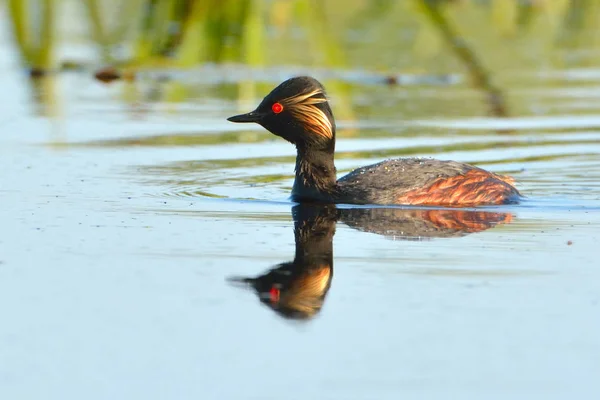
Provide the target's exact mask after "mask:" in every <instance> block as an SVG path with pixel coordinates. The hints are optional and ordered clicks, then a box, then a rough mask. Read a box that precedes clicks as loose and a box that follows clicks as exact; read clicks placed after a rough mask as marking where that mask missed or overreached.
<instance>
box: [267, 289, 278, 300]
mask: <svg viewBox="0 0 600 400" xmlns="http://www.w3.org/2000/svg"><path fill="white" fill-rule="evenodd" d="M279 293H280V292H279V289H277V288H276V287H272V288H271V290H270V291H269V294H270V295H271V302H272V303H277V302H278V301H279Z"/></svg>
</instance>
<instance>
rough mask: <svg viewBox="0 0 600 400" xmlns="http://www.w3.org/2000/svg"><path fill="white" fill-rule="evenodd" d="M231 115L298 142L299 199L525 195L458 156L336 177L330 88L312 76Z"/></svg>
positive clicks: (409, 200) (466, 201)
mask: <svg viewBox="0 0 600 400" xmlns="http://www.w3.org/2000/svg"><path fill="white" fill-rule="evenodd" d="M229 121H232V122H256V123H258V124H260V125H262V126H263V127H265V128H266V129H268V130H269V131H271V132H272V133H273V134H275V135H277V136H281V137H282V138H284V139H285V140H287V141H289V142H291V143H293V144H295V145H296V149H297V158H296V179H295V181H294V187H293V189H292V199H293V200H294V201H298V202H309V201H312V202H315V201H317V202H323V203H346V204H420V205H425V204H429V205H433V204H435V205H451V206H473V205H480V204H505V203H511V202H516V201H517V200H518V199H519V198H520V194H519V192H518V190H517V189H516V188H515V187H514V186H513V185H512V183H513V179H512V178H510V177H506V176H501V175H496V174H494V173H491V172H488V171H485V170H483V169H480V168H477V167H474V166H472V165H468V164H463V163H459V162H455V161H440V160H433V159H416V158H406V159H396V160H388V161H383V162H380V163H378V164H373V165H369V166H366V167H362V168H358V169H356V170H354V171H352V172H350V173H349V174H348V175H346V176H344V177H343V178H341V179H340V180H336V170H335V166H334V162H333V157H334V151H335V121H334V118H333V113H332V111H331V108H330V107H329V102H328V100H327V98H326V95H325V89H324V88H323V86H322V85H321V83H319V82H318V81H317V80H315V79H313V78H310V77H297V78H292V79H289V80H287V81H285V82H283V83H282V84H280V85H279V86H278V87H276V88H275V89H273V91H272V92H271V93H269V94H268V95H267V96H266V97H265V98H264V99H263V101H262V102H261V103H260V105H259V106H258V107H257V108H256V110H254V111H252V112H249V113H247V114H242V115H236V116H233V117H230V118H229Z"/></svg>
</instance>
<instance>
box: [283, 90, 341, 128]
mask: <svg viewBox="0 0 600 400" xmlns="http://www.w3.org/2000/svg"><path fill="white" fill-rule="evenodd" d="M317 95H321V96H319V97H316V96H317ZM326 102H327V98H325V95H324V93H323V90H322V89H315V90H312V91H310V92H307V93H301V94H298V95H295V96H291V97H288V98H287V99H284V100H282V101H281V103H282V104H283V105H284V106H285V107H287V109H288V111H289V112H290V113H291V114H292V115H293V116H294V117H295V118H296V119H298V120H300V121H303V122H304V123H305V124H306V126H307V127H308V130H309V131H311V132H313V133H314V134H316V135H318V136H320V137H323V138H325V139H332V138H333V126H332V125H331V121H330V120H329V118H327V115H325V113H324V112H323V111H322V110H321V109H320V108H319V107H315V105H316V104H321V103H326Z"/></svg>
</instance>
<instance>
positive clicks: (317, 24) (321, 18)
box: [0, 0, 600, 119]
mask: <svg viewBox="0 0 600 400" xmlns="http://www.w3.org/2000/svg"><path fill="white" fill-rule="evenodd" d="M2 3H4V4H3V6H4V7H3V8H5V9H6V12H7V13H8V17H9V20H10V22H11V23H10V24H9V28H8V29H9V30H10V31H11V32H10V33H11V35H12V37H13V38H14V40H13V42H14V46H15V48H16V49H17V50H18V54H19V55H20V59H21V61H22V64H23V66H24V67H25V68H27V70H28V71H30V73H31V75H32V76H33V77H38V76H44V75H47V74H48V73H53V72H57V71H65V70H72V69H83V70H85V71H90V73H95V74H96V77H97V78H98V79H100V80H103V81H111V80H113V79H120V78H126V79H128V80H133V79H136V78H137V77H139V76H140V74H141V73H143V72H148V71H154V72H156V71H161V75H160V76H159V78H160V79H162V80H175V81H176V80H177V79H178V75H177V72H178V71H185V70H190V69H193V68H198V67H203V68H205V69H201V70H199V71H197V74H196V76H205V78H206V80H208V81H210V80H211V79H212V80H217V77H216V76H211V75H214V71H215V68H214V66H215V65H219V66H221V67H218V68H216V69H217V70H219V68H221V71H223V70H224V69H223V68H225V67H224V66H229V68H230V69H231V71H233V73H235V72H237V73H238V76H237V77H236V78H235V79H232V80H233V81H235V82H237V84H238V86H239V88H240V90H238V91H237V92H236V93H235V94H231V96H234V97H235V96H237V97H240V98H243V99H251V98H253V97H256V93H257V90H256V88H255V85H256V84H257V82H261V81H270V79H269V78H272V74H271V73H270V72H269V71H273V69H277V68H283V67H284V66H286V67H288V68H289V67H290V66H295V67H305V68H321V69H322V70H321V71H329V75H328V76H329V77H331V78H334V79H335V80H337V81H338V82H335V83H330V84H329V85H328V87H330V88H333V91H334V92H336V93H338V94H339V101H338V115H339V116H341V117H343V118H348V119H352V114H353V113H352V110H351V108H352V107H351V106H350V105H349V104H348V103H349V101H345V100H344V99H345V97H346V96H344V93H345V92H346V91H347V90H351V89H349V88H348V87H344V86H343V85H340V84H339V81H342V82H343V81H353V82H352V83H356V81H359V82H360V83H364V82H368V83H374V84H382V85H390V84H391V85H410V84H411V83H414V82H417V83H419V84H422V83H425V84H433V85H436V84H437V85H439V84H452V83H454V82H455V81H454V80H453V79H454V78H455V76H454V75H453V74H456V76H460V77H461V78H464V80H465V82H466V84H468V85H469V86H471V87H473V88H476V89H478V90H479V91H480V94H482V99H483V101H482V103H483V104H484V105H483V107H484V109H485V113H487V114H491V115H493V116H499V117H503V116H507V115H510V114H519V115H527V114H531V110H529V109H528V108H527V107H525V106H524V105H523V104H519V100H518V99H517V100H507V95H506V91H507V90H510V89H515V88H519V87H520V86H522V85H524V82H527V84H528V86H531V83H530V79H528V77H527V76H523V75H524V74H522V73H520V72H522V71H527V73H528V74H531V72H532V71H548V70H549V71H552V70H565V69H576V68H585V67H587V66H595V65H598V64H600V52H598V51H597V50H596V49H597V48H598V41H599V37H600V33H599V31H598V29H596V27H597V25H598V22H600V20H599V15H600V1H597V0H403V1H391V0H372V1H368V0H355V1H346V0H324V1H321V0H81V1H76V0H4V1H3V2H2ZM2 3H0V4H2ZM84 49H85V50H84ZM90 50H91V51H90ZM206 66H213V69H210V70H206ZM232 66H235V68H237V69H234V68H233V67H232ZM240 68H241V69H240ZM240 71H245V75H244V73H242V75H241V76H240V75H239V72H240ZM249 71H254V74H250V72H249ZM256 71H263V74H262V75H261V74H260V73H257V72H256ZM265 71H266V72H265ZM349 71H350V72H349ZM352 71H354V73H351V72H352ZM342 72H343V73H342ZM154 78H156V75H155V76H154ZM181 79H184V80H185V79H186V78H185V77H184V78H180V80H181ZM219 79H222V76H221V77H220V78H219ZM548 83H549V82H547V81H545V82H544V85H545V87H546V88H547V87H548ZM258 84H260V83H258ZM272 84H273V82H269V84H268V85H265V87H264V88H261V90H260V93H262V92H264V91H265V90H267V89H268V88H269V87H272ZM188 90H189V82H188V84H187V85H183V87H182V86H172V87H171V88H170V90H169V91H168V94H167V95H166V96H165V97H164V98H163V100H167V101H182V100H184V99H186V98H187V97H188V93H187V92H188ZM511 110H516V112H511Z"/></svg>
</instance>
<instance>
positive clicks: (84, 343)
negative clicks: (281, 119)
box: [0, 36, 600, 399]
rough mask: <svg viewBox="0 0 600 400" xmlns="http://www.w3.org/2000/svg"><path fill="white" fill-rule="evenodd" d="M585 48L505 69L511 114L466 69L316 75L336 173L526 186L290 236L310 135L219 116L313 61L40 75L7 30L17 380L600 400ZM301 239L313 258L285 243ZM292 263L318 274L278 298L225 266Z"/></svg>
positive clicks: (215, 393) (34, 392)
mask: <svg viewBox="0 0 600 400" xmlns="http://www.w3.org/2000/svg"><path fill="white" fill-rule="evenodd" d="M590 52H591V50H590ZM596 52H597V50H596ZM75 53H77V52H75ZM573 54H575V53H573ZM577 54H578V55H579V57H583V58H585V57H584V56H581V53H580V52H579V53H577ZM586 60H587V59H585V60H584V61H585V62H584V61H582V62H581V63H579V64H578V63H574V64H575V65H573V66H569V65H567V66H564V65H563V66H556V65H554V64H550V65H545V66H544V67H543V68H541V67H540V68H538V67H535V68H534V67H531V66H527V67H524V68H522V69H513V70H509V71H505V72H504V73H503V75H501V76H500V77H499V80H500V81H501V82H505V83H506V84H505V86H504V88H505V94H504V95H505V96H506V97H507V103H508V109H509V115H508V117H506V118H502V117H488V116H486V115H488V111H489V110H488V105H486V102H485V98H486V96H485V95H483V94H482V93H481V91H480V90H478V89H474V88H472V87H471V86H470V85H469V84H468V77H467V76H465V75H464V74H463V72H462V71H461V70H460V69H457V68H455V67H454V66H452V65H450V66H448V68H447V69H448V70H447V71H442V72H443V73H445V74H448V75H447V78H448V79H445V78H444V79H441V81H440V79H437V78H436V76H431V77H430V78H431V79H423V80H420V79H416V81H414V82H412V83H411V84H409V85H407V86H385V85H380V84H376V83H372V82H371V81H370V80H369V79H368V78H367V77H366V75H367V74H366V73H365V72H364V71H362V70H360V68H359V69H357V70H355V71H354V72H348V70H343V71H342V70H339V71H337V70H327V71H324V70H315V71H310V70H309V71H308V72H311V73H314V74H315V75H316V76H317V77H320V76H324V78H325V83H326V84H328V83H329V84H330V85H328V86H330V87H332V89H331V90H330V92H331V97H332V102H333V106H334V112H336V113H337V114H338V115H340V118H339V119H340V121H339V133H338V136H339V140H338V146H337V149H338V156H337V167H338V170H339V172H340V174H343V173H345V172H347V171H349V170H351V169H353V168H356V167H358V166H361V165H365V164H369V163H373V162H377V161H379V160H381V159H384V158H389V157H400V156H409V155H410V156H412V155H418V156H431V157H437V158H443V159H455V160H459V161H464V162H470V163H476V164H477V165H479V166H482V167H484V168H489V169H492V170H494V171H496V172H500V173H507V174H511V175H513V176H514V177H515V178H516V179H517V180H518V187H519V188H520V189H521V191H522V192H523V193H524V194H525V195H526V196H527V200H526V201H524V202H523V204H520V205H515V206H506V207H494V208H489V209H480V210H476V211H473V210H470V211H461V212H457V211H440V210H416V209H406V208H405V209H395V210H390V209H364V210H352V209H342V210H338V211H337V214H336V215H335V216H331V215H330V214H329V213H328V212H327V210H302V209H297V208H296V209H295V210H294V213H295V219H296V229H297V231H296V232H295V225H294V218H293V217H292V207H293V206H294V204H292V203H291V202H290V201H289V200H288V199H287V197H288V195H289V191H290V189H291V185H292V181H293V175H292V174H293V160H294V149H293V147H292V146H290V145H289V144H287V143H284V142H282V141H281V140H279V139H278V138H275V137H273V136H271V135H270V134H268V133H266V132H264V131H263V130H261V129H260V128H259V127H250V126H240V125H235V124H231V123H228V122H227V121H226V120H225V118H226V117H228V116H230V115H232V114H235V113H237V112H238V111H244V110H250V109H251V108H252V107H253V106H254V105H255V103H256V102H257V101H259V100H260V98H261V97H262V95H264V94H266V92H267V91H268V90H269V88H270V87H272V86H273V85H275V84H276V83H278V82H279V81H280V80H281V79H283V78H286V77H288V76H290V75H293V74H295V73H296V72H297V70H296V69H286V68H280V69H276V72H275V73H272V72H266V73H262V74H261V73H256V72H254V76H257V77H258V79H260V80H262V81H263V83H262V84H261V85H259V86H257V87H256V88H254V92H249V93H250V95H248V96H246V99H245V100H240V101H237V100H235V99H236V98H237V96H236V93H237V91H238V89H239V88H240V87H243V85H242V86H238V85H237V83H236V79H238V80H239V79H241V78H236V77H242V78H243V77H245V76H248V74H249V72H248V71H247V70H245V69H243V68H239V67H230V70H229V72H223V71H222V70H219V69H218V68H214V67H204V68H202V67H198V69H196V70H193V71H189V72H186V73H182V74H180V75H176V76H173V77H172V79H174V81H172V82H166V83H165V82H162V83H161V82H157V81H156V80H155V79H153V77H152V76H151V75H152V74H150V76H148V77H146V78H143V79H142V80H140V81H138V82H135V83H116V84H113V85H110V86H106V85H103V84H101V83H98V82H96V81H94V80H93V79H92V74H91V72H89V71H86V72H77V73H76V72H71V73H63V74H61V75H59V76H58V77H57V78H56V79H49V80H47V81H41V82H38V83H32V82H31V81H29V80H28V79H27V78H26V77H24V76H23V74H22V72H21V71H20V69H19V66H18V62H17V61H16V57H15V54H14V51H13V48H12V45H11V42H10V41H9V38H7V37H6V36H4V37H2V39H1V40H0V86H1V87H2V88H3V90H2V92H1V94H0V99H1V104H2V111H1V112H0V128H1V132H2V134H1V135H0V168H1V169H2V172H1V173H0V205H1V207H0V221H2V225H1V228H0V316H2V323H1V324H0V397H1V398H3V399H41V398H44V399H71V398H72V399H75V398H86V399H136V398H145V399H192V398H201V399H225V398H236V399H275V398H285V399H307V398H318V399H397V398H409V399H410V398H415V399H425V398H463V399H464V398H474V399H475V398H478V399H480V398H497V399H506V398H511V399H514V398H522V399H532V398H540V399H541V398H543V399H550V398H557V399H558V398H565V399H566V398H594V396H597V395H598V393H599V392H600V385H599V383H598V374H599V373H600V339H599V338H600V322H599V319H598V314H599V312H600V262H599V261H598V248H599V247H600V94H599V93H600V92H599V90H598V88H599V87H600V64H594V63H592V62H588V61H589V60H587V61H586ZM590 64H591V65H590ZM236 74H237V75H236ZM319 74H321V75H319ZM335 76H338V77H340V76H343V77H344V78H343V79H340V78H338V79H337V80H336V79H333V78H332V79H330V80H329V81H327V79H326V78H328V77H335ZM194 77H196V79H195V80H194V79H193V78H194ZM199 77H200V78H199ZM232 77H233V78H232ZM361 77H364V79H363V78H361ZM438 78H439V76H438ZM361 79H362V81H363V82H361ZM211 82H214V83H211ZM182 91H183V92H185V95H182V96H179V97H178V96H177V95H176V94H177V93H179V92H182ZM252 93H254V94H252ZM171 94H174V97H175V98H176V100H170V95H171ZM343 107H347V108H348V109H350V110H351V112H344V110H343V109H342V108H343ZM303 229H304V230H303ZM334 231H335V235H334V236H333V237H332V235H333V232H334ZM315 232H316V233H315ZM295 233H296V234H297V235H296V236H295ZM296 239H298V243H296ZM297 245H298V254H299V255H300V256H301V255H302V254H308V255H309V256H311V257H313V258H314V259H313V258H311V259H310V260H300V259H296V260H295V261H294V263H291V262H292V261H293V260H294V258H295V254H296V246H297ZM331 254H333V257H332V258H331V257H330V256H331ZM309 258H310V257H309ZM284 263H288V264H286V265H287V267H286V268H292V270H293V271H292V272H290V274H291V276H296V275H295V274H297V273H298V271H300V273H306V274H308V275H307V276H308V278H306V277H305V278H306V281H310V280H311V279H312V280H313V281H314V282H313V283H314V285H313V286H311V287H310V288H309V289H310V290H312V291H313V292H316V293H312V292H310V290H305V293H304V294H302V293H300V292H301V290H300V291H299V292H298V293H295V297H294V296H292V295H287V294H286V293H284V291H283V289H282V291H281V294H280V296H281V305H282V306H281V307H280V308H279V309H277V310H273V309H272V305H271V304H270V303H269V301H268V300H266V299H264V300H265V303H264V304H262V303H261V301H260V299H259V297H260V296H263V297H264V294H262V295H260V296H259V294H257V293H256V292H255V291H253V290H251V289H250V288H246V287H242V288H240V287H239V286H240V285H239V284H235V282H231V281H230V279H231V278H232V277H256V276H259V275H261V274H265V273H267V272H269V270H270V269H272V268H277V267H279V266H280V264H284ZM293 268H296V269H295V270H294V269H293ZM303 268H304V269H303ZM294 271H295V272H294ZM333 271H335V273H334V272H333ZM301 278H302V277H301ZM302 279H304V278H302ZM305 284H306V282H305ZM329 285H330V286H329ZM301 289H302V287H301ZM324 292H326V296H325V297H324V299H323V296H322V295H323V293H324ZM267 293H268V291H267ZM292 294H294V293H292ZM286 296H287V297H286ZM302 296H304V297H302ZM311 296H312V297H311ZM284 300H285V301H284ZM284 305H286V307H287V308H285V307H283V306H284ZM290 310H291V311H290ZM286 312H287V314H286ZM284 314H285V315H288V317H289V315H290V314H293V315H295V316H296V317H302V318H296V319H294V318H286V317H284Z"/></svg>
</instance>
